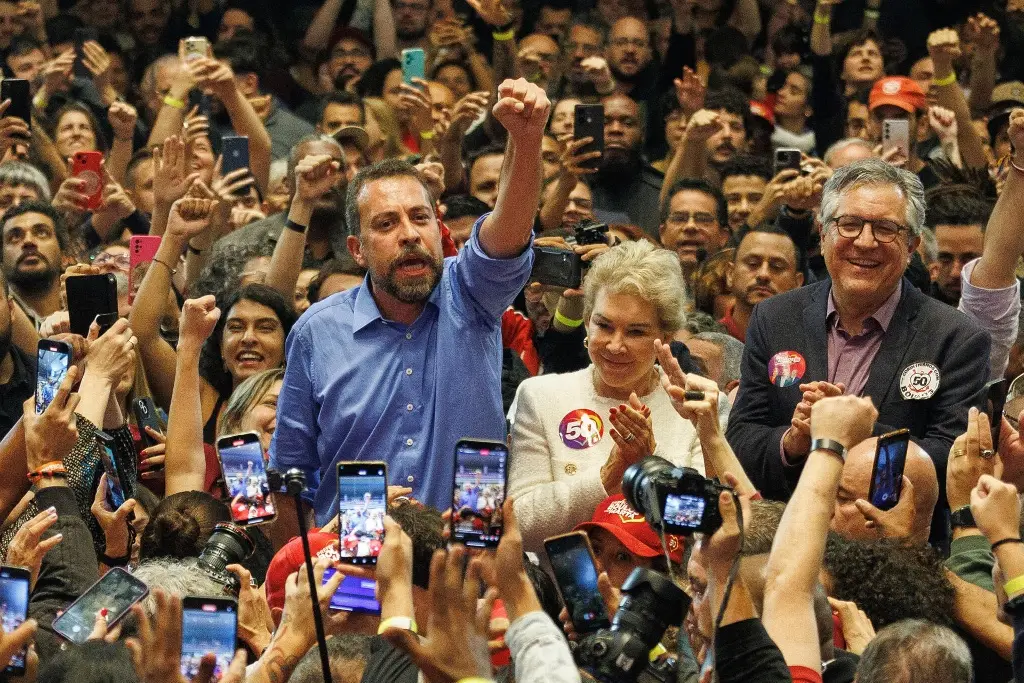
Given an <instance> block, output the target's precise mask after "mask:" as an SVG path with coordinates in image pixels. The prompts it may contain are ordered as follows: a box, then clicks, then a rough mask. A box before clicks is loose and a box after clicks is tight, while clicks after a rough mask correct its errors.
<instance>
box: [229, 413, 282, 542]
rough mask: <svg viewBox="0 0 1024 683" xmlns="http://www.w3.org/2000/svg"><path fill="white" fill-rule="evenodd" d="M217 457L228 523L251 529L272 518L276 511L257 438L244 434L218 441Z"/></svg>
mask: <svg viewBox="0 0 1024 683" xmlns="http://www.w3.org/2000/svg"><path fill="white" fill-rule="evenodd" d="M217 457H218V458H219V459H220V471H221V473H222V474H223V475H224V486H225V487H227V491H228V497H229V498H230V501H229V502H230V508H231V521H232V522H234V523H235V524H239V525H243V526H250V525H254V524H263V523H264V522H269V521H271V520H272V519H274V517H275V516H276V515H277V508H275V507H274V499H273V494H271V493H270V484H269V483H268V482H267V465H266V461H265V460H264V459H263V444H262V443H261V442H260V435H259V434H257V433H256V432H245V433H244V434H232V435H230V436H223V437H221V438H219V439H217Z"/></svg>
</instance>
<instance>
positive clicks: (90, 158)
mask: <svg viewBox="0 0 1024 683" xmlns="http://www.w3.org/2000/svg"><path fill="white" fill-rule="evenodd" d="M71 175H73V176H75V177H76V178H81V179H82V180H84V181H85V187H83V188H82V194H84V195H86V196H87V197H89V202H88V203H87V204H86V205H85V208H86V209H88V210H90V211H95V210H96V209H98V208H99V206H100V203H101V202H102V200H103V154H101V153H100V152H75V156H74V157H73V159H72V161H71Z"/></svg>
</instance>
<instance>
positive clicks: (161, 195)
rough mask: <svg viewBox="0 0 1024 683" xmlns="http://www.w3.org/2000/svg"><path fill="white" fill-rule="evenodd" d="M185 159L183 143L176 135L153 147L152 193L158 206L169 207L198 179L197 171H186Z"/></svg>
mask: <svg viewBox="0 0 1024 683" xmlns="http://www.w3.org/2000/svg"><path fill="white" fill-rule="evenodd" d="M186 161H187V156H186V154H185V143H184V142H182V139H181V138H180V137H178V136H177V135H172V136H170V137H169V138H167V139H166V140H164V144H163V145H162V146H160V147H155V148H153V194H154V198H155V200H156V205H157V206H158V207H159V206H163V207H170V206H171V205H172V204H173V203H174V202H175V201H177V200H178V199H181V198H182V197H184V196H185V192H187V191H188V188H189V187H190V186H191V185H192V183H193V182H195V181H196V180H198V178H199V173H197V172H191V173H189V172H187V170H186V169H187V168H188V165H187V163H186Z"/></svg>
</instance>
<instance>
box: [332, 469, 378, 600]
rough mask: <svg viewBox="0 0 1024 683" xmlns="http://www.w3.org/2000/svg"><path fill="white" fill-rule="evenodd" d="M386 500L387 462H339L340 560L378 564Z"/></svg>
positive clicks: (352, 562) (350, 562)
mask: <svg viewBox="0 0 1024 683" xmlns="http://www.w3.org/2000/svg"><path fill="white" fill-rule="evenodd" d="M387 500H388V478H387V465H386V464H384V463H383V462H339V463H338V554H339V555H340V556H341V561H342V562H346V563H349V564H364V565H365V564H377V557H378V556H379V555H380V551H381V548H382V547H383V546H384V516H385V515H386V514H387ZM347 579H348V577H346V580H347Z"/></svg>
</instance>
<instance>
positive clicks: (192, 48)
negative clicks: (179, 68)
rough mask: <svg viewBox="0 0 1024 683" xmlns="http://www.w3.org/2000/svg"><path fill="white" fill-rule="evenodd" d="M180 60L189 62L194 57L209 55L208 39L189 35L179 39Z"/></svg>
mask: <svg viewBox="0 0 1024 683" xmlns="http://www.w3.org/2000/svg"><path fill="white" fill-rule="evenodd" d="M178 50H179V55H180V56H181V61H183V62H191V61H192V60H194V59H200V58H202V57H209V56H210V41H209V40H207V39H206V38H204V37H203V36H190V37H188V38H182V39H181V45H180V47H179V48H178Z"/></svg>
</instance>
